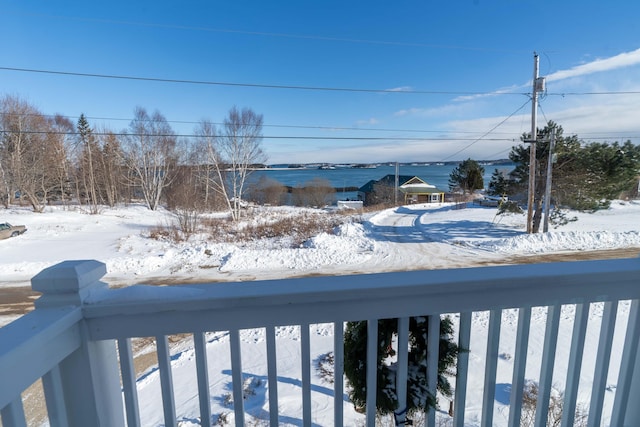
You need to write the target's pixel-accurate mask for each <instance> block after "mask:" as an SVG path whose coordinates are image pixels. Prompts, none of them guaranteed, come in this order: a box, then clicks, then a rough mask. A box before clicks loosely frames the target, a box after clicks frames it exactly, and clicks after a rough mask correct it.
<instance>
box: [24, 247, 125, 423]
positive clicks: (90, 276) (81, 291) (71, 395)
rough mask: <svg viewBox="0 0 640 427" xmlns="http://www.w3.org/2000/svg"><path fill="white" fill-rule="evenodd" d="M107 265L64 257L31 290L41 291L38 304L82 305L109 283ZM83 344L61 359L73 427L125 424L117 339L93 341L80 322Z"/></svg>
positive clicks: (38, 306)
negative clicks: (62, 260) (70, 259)
mask: <svg viewBox="0 0 640 427" xmlns="http://www.w3.org/2000/svg"><path fill="white" fill-rule="evenodd" d="M106 271H107V270H106V266H105V265H104V264H103V263H101V262H98V261H93V260H89V261H64V262H61V263H59V264H56V265H54V266H51V267H49V268H46V269H44V270H42V271H41V272H40V273H38V274H37V275H36V276H35V277H34V278H33V279H31V287H32V288H33V290H35V291H38V292H42V294H43V295H42V296H41V297H40V298H39V299H38V300H37V301H36V302H35V306H36V309H37V308H44V307H47V308H53V307H62V306H69V305H75V306H82V305H83V303H84V301H85V300H86V298H87V297H88V296H89V295H91V294H95V293H98V292H101V291H103V290H105V289H106V288H107V285H106V284H105V283H103V282H101V281H100V279H101V278H102V277H103V276H104V275H105V274H106ZM80 331H81V332H80V333H81V338H82V345H81V346H80V348H79V349H77V350H76V351H75V352H73V353H72V354H71V355H69V357H67V358H66V359H65V360H64V361H62V362H61V363H60V377H61V382H62V390H63V394H64V401H65V406H66V412H67V419H68V421H69V426H71V427H84V426H114V427H118V426H124V410H123V406H122V391H121V387H120V379H119V378H120V376H119V370H118V358H117V353H116V345H115V341H112V340H111V341H89V339H88V333H87V330H86V327H85V325H84V324H81V325H80Z"/></svg>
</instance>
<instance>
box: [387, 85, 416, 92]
mask: <svg viewBox="0 0 640 427" xmlns="http://www.w3.org/2000/svg"><path fill="white" fill-rule="evenodd" d="M411 90H413V88H412V87H411V86H399V87H394V88H391V89H385V91H386V92H409V91H411Z"/></svg>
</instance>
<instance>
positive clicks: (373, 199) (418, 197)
mask: <svg viewBox="0 0 640 427" xmlns="http://www.w3.org/2000/svg"><path fill="white" fill-rule="evenodd" d="M395 185H396V176H395V175H393V174H389V175H385V176H384V177H382V178H381V179H379V180H371V181H369V182H367V183H366V184H365V185H363V186H362V187H360V188H359V189H358V200H362V201H363V202H364V204H365V205H374V204H377V203H392V202H394V201H395V200H396V198H395V194H394V193H395ZM398 191H399V196H400V197H401V198H402V199H400V198H398V199H397V200H398V201H402V202H403V203H405V204H408V203H432V202H436V203H437V202H444V191H441V190H439V189H437V188H436V187H435V186H434V185H431V184H427V183H426V182H425V181H423V180H422V179H420V178H419V177H417V176H410V175H398Z"/></svg>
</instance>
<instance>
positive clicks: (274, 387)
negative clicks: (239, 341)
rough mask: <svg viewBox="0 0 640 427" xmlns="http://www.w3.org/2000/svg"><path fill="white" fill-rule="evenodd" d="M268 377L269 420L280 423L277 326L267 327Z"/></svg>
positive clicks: (271, 422)
mask: <svg viewBox="0 0 640 427" xmlns="http://www.w3.org/2000/svg"><path fill="white" fill-rule="evenodd" d="M265 334H266V336H267V378H268V381H269V422H270V424H271V425H272V426H277V425H278V363H277V362H278V358H277V354H276V328H275V327H274V326H270V327H267V328H266V330H265Z"/></svg>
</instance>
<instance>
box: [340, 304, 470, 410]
mask: <svg viewBox="0 0 640 427" xmlns="http://www.w3.org/2000/svg"><path fill="white" fill-rule="evenodd" d="M428 329H429V319H428V317H411V318H410V319H409V345H410V349H409V360H408V363H409V366H408V378H407V408H398V398H397V392H396V371H397V366H396V365H397V363H396V362H392V363H389V362H388V360H389V358H390V357H393V356H395V354H396V353H395V351H394V350H393V348H392V341H393V337H394V336H395V335H397V333H398V319H381V320H379V321H378V337H377V338H378V345H377V348H378V354H377V367H378V369H377V381H376V383H377V392H376V408H377V411H378V412H379V413H380V414H388V413H391V412H394V411H398V410H400V411H402V410H403V409H406V411H407V414H409V415H411V414H412V413H414V412H416V411H427V410H428V409H429V408H433V407H435V404H436V397H435V396H434V395H432V394H431V393H429V391H428V387H427V385H428V384H427V372H426V369H427V360H426V358H427V333H428ZM452 335H453V326H452V322H451V319H450V318H448V317H445V318H443V319H442V320H441V322H440V340H439V346H438V378H437V388H438V391H439V392H440V393H442V394H444V395H445V396H451V394H452V388H451V384H450V383H449V381H448V379H447V377H446V376H445V374H449V375H453V373H452V372H451V368H452V367H453V366H455V363H456V360H457V357H458V352H459V351H461V350H460V349H459V348H458V346H457V344H455V342H453V339H452ZM366 361H367V322H366V321H360V322H348V323H347V327H346V329H345V334H344V373H345V376H346V377H347V380H348V381H349V384H350V389H351V391H350V398H351V401H352V402H353V404H354V405H355V406H356V408H362V407H365V406H366V400H367V399H366V397H367V384H366V376H367V363H366Z"/></svg>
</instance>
